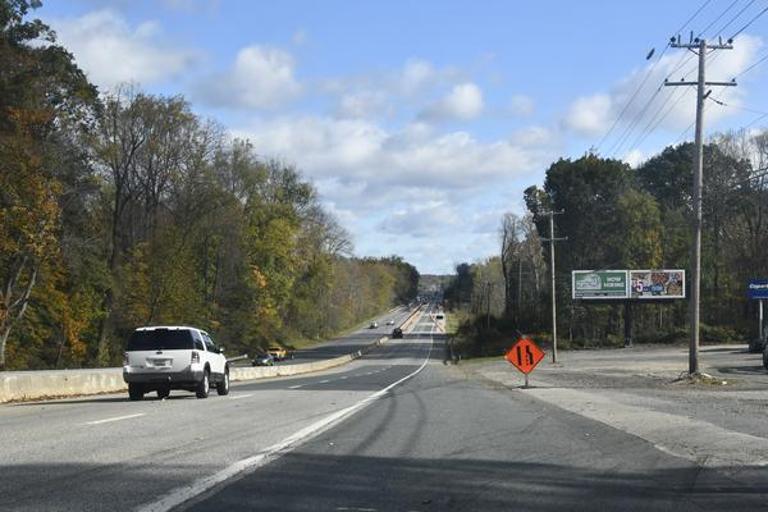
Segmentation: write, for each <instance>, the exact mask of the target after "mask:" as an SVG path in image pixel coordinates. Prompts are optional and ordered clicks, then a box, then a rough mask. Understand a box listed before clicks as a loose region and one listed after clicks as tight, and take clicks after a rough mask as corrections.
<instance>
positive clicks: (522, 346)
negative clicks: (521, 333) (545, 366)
mask: <svg viewBox="0 0 768 512" xmlns="http://www.w3.org/2000/svg"><path fill="white" fill-rule="evenodd" d="M504 359H506V360H507V361H509V362H510V363H512V364H513V365H515V368H517V369H518V370H520V371H521V372H523V373H524V374H525V375H526V376H527V375H528V374H529V373H531V372H532V371H533V369H534V368H536V365H537V364H539V362H541V360H542V359H544V351H543V350H541V349H540V348H539V346H538V345H536V343H534V342H533V340H531V339H530V338H525V337H523V338H520V339H519V340H517V342H516V343H515V344H514V345H512V347H511V348H510V349H509V350H507V353H506V354H505V355H504Z"/></svg>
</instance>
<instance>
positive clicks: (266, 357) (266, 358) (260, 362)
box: [251, 352, 275, 366]
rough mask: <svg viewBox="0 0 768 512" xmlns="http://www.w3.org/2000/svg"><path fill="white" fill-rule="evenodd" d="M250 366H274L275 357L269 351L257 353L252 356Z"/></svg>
mask: <svg viewBox="0 0 768 512" xmlns="http://www.w3.org/2000/svg"><path fill="white" fill-rule="evenodd" d="M251 364H252V366H275V358H274V356H272V354H270V353H269V352H265V353H263V354H259V355H257V356H256V357H254V358H253V361H252V362H251Z"/></svg>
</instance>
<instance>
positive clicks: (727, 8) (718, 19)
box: [696, 0, 739, 39]
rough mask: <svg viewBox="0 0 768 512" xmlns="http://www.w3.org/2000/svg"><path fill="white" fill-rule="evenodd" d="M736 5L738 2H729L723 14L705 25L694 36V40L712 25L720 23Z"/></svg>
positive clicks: (736, 0)
mask: <svg viewBox="0 0 768 512" xmlns="http://www.w3.org/2000/svg"><path fill="white" fill-rule="evenodd" d="M737 3H739V0H733V2H731V5H729V6H728V7H726V8H725V10H724V11H723V12H721V13H720V15H719V16H718V17H717V18H715V19H714V20H712V21H710V22H709V25H707V26H706V27H705V28H704V29H703V30H702V31H701V32H699V33H698V35H697V36H696V39H698V38H700V37H701V36H702V35H703V34H704V33H705V32H706V31H707V30H709V29H710V28H712V25H714V24H715V23H717V22H718V21H720V18H722V17H723V16H725V15H726V14H727V13H728V11H730V10H731V9H733V6H734V5H736V4H737Z"/></svg>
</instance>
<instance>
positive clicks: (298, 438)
mask: <svg viewBox="0 0 768 512" xmlns="http://www.w3.org/2000/svg"><path fill="white" fill-rule="evenodd" d="M433 345H434V340H431V341H430V344H429V350H428V351H427V356H426V358H425V359H424V362H422V363H421V366H419V367H418V368H417V369H416V370H414V371H413V372H411V373H409V374H408V375H406V376H405V377H402V378H401V379H398V380H396V381H395V382H393V383H392V384H390V385H388V386H387V387H385V388H382V389H380V390H379V391H377V392H375V393H373V394H371V395H369V396H367V397H366V398H363V399H362V400H360V401H359V402H357V403H355V404H353V405H351V406H349V407H346V408H344V409H341V410H340V411H336V412H334V413H332V414H330V415H328V416H326V417H325V418H323V419H321V420H319V421H316V422H315V423H312V424H311V425H309V426H307V427H304V428H303V429H301V430H299V431H298V432H296V433H295V434H293V435H291V436H289V437H287V438H285V439H283V440H282V441H280V442H279V443H277V444H274V445H272V446H270V447H269V448H266V449H265V450H264V451H262V452H260V453H258V454H256V455H253V456H251V457H248V458H245V459H242V460H240V461H237V462H235V463H234V464H231V465H229V466H227V467H226V468H224V469H222V470H221V471H219V472H217V473H214V474H213V475H210V476H208V477H205V478H202V479H200V480H197V481H196V482H193V483H192V484H191V485H188V486H184V487H179V488H178V489H176V490H174V491H172V492H171V493H170V494H167V495H165V496H163V497H162V498H160V499H159V500H157V501H153V502H152V503H147V504H145V505H143V506H140V507H139V508H138V509H136V510H137V511H138V512H166V511H168V510H171V509H172V508H174V507H177V506H178V505H181V504H182V503H184V502H187V501H189V500H191V499H193V498H195V497H197V496H200V495H201V494H203V493H205V492H207V491H209V490H210V489H212V488H213V487H215V486H217V485H219V484H221V483H222V482H224V481H226V480H229V479H230V478H233V477H235V476H238V475H240V474H242V473H244V472H246V471H253V470H255V469H257V468H260V467H262V466H265V465H267V464H269V463H270V462H272V461H273V460H275V459H277V458H278V457H280V456H281V455H282V454H284V453H286V452H288V451H290V450H291V449H293V448H295V447H297V446H299V445H301V444H303V443H305V442H307V441H309V440H310V439H312V438H314V437H316V436H318V435H319V434H321V433H322V432H325V431H326V430H328V429H329V428H331V427H333V426H334V425H336V424H338V423H339V422H341V421H342V420H344V419H346V418H347V417H349V416H351V415H353V414H354V413H356V412H357V411H359V410H360V409H362V408H364V407H366V406H367V405H369V404H370V403H372V402H374V401H376V400H378V399H379V398H381V397H382V396H385V395H386V394H387V393H389V391H390V390H391V389H392V388H394V387H396V386H398V385H400V384H402V383H403V382H405V381H407V380H408V379H411V378H413V377H415V376H416V375H418V374H419V373H420V372H421V371H422V370H423V369H424V368H425V367H426V366H427V364H428V363H429V358H430V356H431V355H432V347H433Z"/></svg>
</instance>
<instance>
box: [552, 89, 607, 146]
mask: <svg viewBox="0 0 768 512" xmlns="http://www.w3.org/2000/svg"><path fill="white" fill-rule="evenodd" d="M612 103H613V100H612V98H611V97H610V96H608V95H607V94H595V95H593V96H588V97H583V98H579V99H577V100H576V101H574V102H573V104H572V105H571V106H570V108H569V109H568V113H567V114H566V116H565V123H564V124H565V127H566V128H568V129H569V130H573V131H575V132H577V133H578V134H580V135H587V136H594V135H597V134H599V133H602V132H604V131H605V130H606V127H607V126H610V125H609V123H610V122H611V115H612V110H613V109H612Z"/></svg>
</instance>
